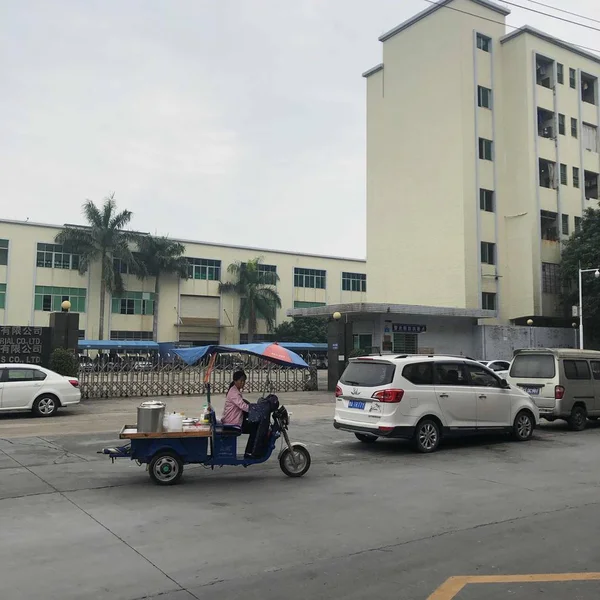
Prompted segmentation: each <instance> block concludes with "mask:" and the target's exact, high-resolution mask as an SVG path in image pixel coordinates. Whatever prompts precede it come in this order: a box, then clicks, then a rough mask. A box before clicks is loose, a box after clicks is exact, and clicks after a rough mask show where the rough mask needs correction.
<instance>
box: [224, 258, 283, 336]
mask: <svg viewBox="0 0 600 600" xmlns="http://www.w3.org/2000/svg"><path fill="white" fill-rule="evenodd" d="M262 264H263V258H262V257H258V258H255V259H254V260H249V261H248V262H247V263H242V262H235V263H232V264H230V265H229V266H228V267H227V272H228V273H229V275H231V277H232V278H233V281H231V282H226V283H220V284H219V291H220V292H221V293H223V294H236V295H237V296H239V298H240V316H239V318H238V326H239V327H240V329H241V328H243V327H244V326H246V325H247V326H248V343H252V341H253V340H254V335H255V334H256V328H257V323H258V319H264V321H265V322H266V324H267V329H268V330H269V331H272V330H273V328H274V326H275V317H276V315H277V309H278V308H281V298H280V297H279V294H278V293H277V289H276V288H275V286H276V285H277V282H278V281H279V276H278V275H277V273H273V272H271V271H265V270H264V268H261V266H262Z"/></svg>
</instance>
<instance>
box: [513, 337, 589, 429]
mask: <svg viewBox="0 0 600 600" xmlns="http://www.w3.org/2000/svg"><path fill="white" fill-rule="evenodd" d="M508 381H509V382H510V383H511V384H512V385H515V386H517V387H519V388H521V389H523V390H525V391H526V392H527V393H528V394H529V395H530V396H531V397H532V399H533V401H534V402H535V404H536V405H537V407H538V408H539V411H540V417H542V418H544V419H546V420H548V421H554V420H556V419H564V420H566V421H567V423H568V424H569V427H570V428H571V429H573V430H574V431H581V430H583V429H585V428H586V425H587V420H588V419H592V420H596V419H598V418H599V417H600V352H596V351H593V350H573V349H566V350H560V349H540V348H536V349H531V350H518V351H517V352H515V357H514V359H513V362H512V364H511V367H510V372H509V375H508Z"/></svg>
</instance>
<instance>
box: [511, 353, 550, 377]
mask: <svg viewBox="0 0 600 600" xmlns="http://www.w3.org/2000/svg"><path fill="white" fill-rule="evenodd" d="M555 374H556V367H555V361H554V356H553V355H552V354H521V355H517V356H516V357H515V360H514V361H513V364H512V367H511V368H510V376H511V377H519V378H522V379H551V378H552V377H554V375H555Z"/></svg>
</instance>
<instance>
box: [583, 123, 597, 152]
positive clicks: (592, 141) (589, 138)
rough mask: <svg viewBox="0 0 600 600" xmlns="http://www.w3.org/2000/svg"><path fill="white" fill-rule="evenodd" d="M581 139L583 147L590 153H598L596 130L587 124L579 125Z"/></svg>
mask: <svg viewBox="0 0 600 600" xmlns="http://www.w3.org/2000/svg"><path fill="white" fill-rule="evenodd" d="M581 137H582V138H583V147H584V148H585V149H586V150H589V151H590V152H598V128H597V127H596V126H595V125H590V124H589V123H583V124H582V125H581Z"/></svg>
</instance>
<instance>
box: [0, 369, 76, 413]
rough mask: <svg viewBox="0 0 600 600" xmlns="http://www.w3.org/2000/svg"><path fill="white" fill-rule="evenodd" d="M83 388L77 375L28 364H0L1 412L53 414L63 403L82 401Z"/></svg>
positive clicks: (67, 404)
mask: <svg viewBox="0 0 600 600" xmlns="http://www.w3.org/2000/svg"><path fill="white" fill-rule="evenodd" d="M80 401H81V390H80V389H79V380H78V379H77V378H75V377H63V376H62V375H59V374H58V373H55V372H54V371H50V370H49V369H44V368H42V367H37V366H34V365H27V364H7V363H3V364H0V411H1V412H12V411H29V410H30V411H32V412H33V414H34V415H36V416H38V417H51V416H53V415H55V414H56V411H57V410H58V409H59V408H60V407H62V406H71V405H73V404H79V402H80Z"/></svg>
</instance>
